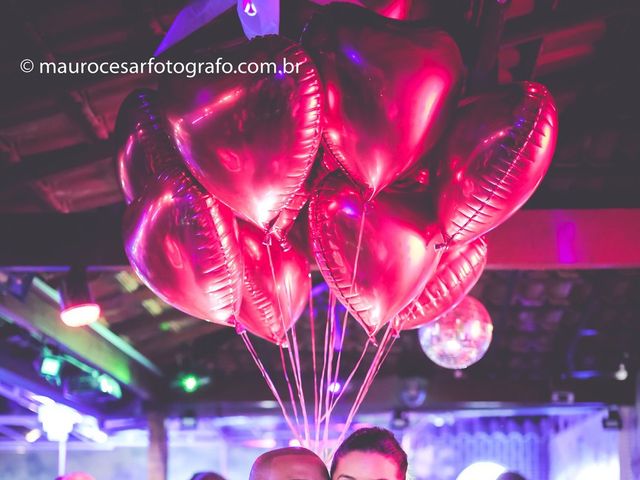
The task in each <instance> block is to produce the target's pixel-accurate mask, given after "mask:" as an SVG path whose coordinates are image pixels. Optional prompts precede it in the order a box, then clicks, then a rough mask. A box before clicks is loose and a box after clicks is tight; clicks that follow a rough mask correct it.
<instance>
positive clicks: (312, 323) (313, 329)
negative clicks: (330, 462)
mask: <svg viewBox="0 0 640 480" xmlns="http://www.w3.org/2000/svg"><path fill="white" fill-rule="evenodd" d="M315 323H316V322H315V316H314V312H313V283H311V287H310V288H309V329H310V330H311V364H312V366H313V425H314V428H315V431H316V432H317V430H318V427H317V425H318V421H319V418H320V410H319V405H318V365H317V359H316V325H315ZM317 449H318V439H317V436H316V437H315V443H314V450H317Z"/></svg>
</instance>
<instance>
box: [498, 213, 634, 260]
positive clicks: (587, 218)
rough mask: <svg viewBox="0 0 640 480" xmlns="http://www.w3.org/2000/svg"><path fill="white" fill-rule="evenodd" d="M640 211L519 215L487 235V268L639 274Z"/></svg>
mask: <svg viewBox="0 0 640 480" xmlns="http://www.w3.org/2000/svg"><path fill="white" fill-rule="evenodd" d="M639 236H640V209H602V210H595V209H594V210H521V211H520V212H518V213H516V214H515V215H514V216H513V217H511V219H509V220H507V221H506V222H505V223H504V224H503V225H501V226H500V227H499V228H497V229H495V230H494V231H493V232H491V233H489V235H488V236H487V243H488V245H489V257H488V262H487V268H490V269H493V270H554V269H558V270H561V269H604V268H606V269H613V268H639V267H640V248H638V237H639Z"/></svg>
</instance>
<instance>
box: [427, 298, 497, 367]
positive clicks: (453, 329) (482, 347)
mask: <svg viewBox="0 0 640 480" xmlns="http://www.w3.org/2000/svg"><path fill="white" fill-rule="evenodd" d="M492 333H493V323H492V322H491V317H490V316H489V312H487V309H486V308H484V305H482V303H480V302H479V301H478V300H476V299H475V298H473V297H469V296H467V297H465V298H464V299H463V300H462V302H460V304H459V305H458V306H457V307H456V308H454V309H453V310H451V311H450V312H449V313H446V314H444V315H442V316H440V317H438V318H436V319H435V320H434V321H432V322H430V323H428V324H426V325H424V326H423V327H421V328H420V329H419V330H418V338H419V339H420V346H421V347H422V350H423V351H424V353H425V354H426V355H427V357H429V358H430V359H431V361H433V362H434V363H436V364H437V365H440V366H441V367H444V368H450V369H452V370H460V369H463V368H467V367H468V366H470V365H473V364H474V363H476V362H477V361H478V360H480V359H481V358H482V357H483V356H484V354H485V353H486V352H487V350H488V349H489V345H490V344H491V337H492Z"/></svg>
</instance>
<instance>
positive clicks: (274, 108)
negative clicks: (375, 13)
mask: <svg viewBox="0 0 640 480" xmlns="http://www.w3.org/2000/svg"><path fill="white" fill-rule="evenodd" d="M220 55H221V57H223V59H224V61H225V62H229V65H234V66H235V67H238V68H240V66H241V64H242V62H258V63H260V62H273V64H274V65H275V66H276V67H277V69H278V71H273V72H271V73H267V72H266V71H265V73H256V74H239V73H238V74H233V73H232V74H223V73H220V74H217V75H214V74H202V75H196V76H195V77H194V78H187V77H185V76H181V75H172V76H170V77H168V78H167V80H166V83H165V84H164V85H163V86H162V87H161V89H160V91H161V93H162V96H163V99H164V101H165V103H166V105H167V115H168V119H169V122H170V123H171V125H172V128H173V132H174V135H175V138H176V141H177V143H178V148H179V149H180V151H181V152H182V154H183V156H184V160H185V163H186V164H187V166H188V167H189V169H190V170H191V172H192V173H193V175H194V176H195V177H196V179H197V180H198V181H199V182H200V183H201V184H202V186H204V187H205V188H206V189H207V190H208V191H209V192H210V193H211V194H213V195H215V197H216V198H218V199H220V200H221V201H222V202H224V203H225V204H227V205H228V206H229V207H230V208H231V209H232V210H234V211H235V212H236V213H237V214H238V215H239V216H241V217H242V218H244V219H246V220H248V221H250V222H252V223H254V224H255V225H257V226H259V227H260V228H262V229H263V230H268V229H269V224H270V222H271V221H272V220H274V219H275V218H276V217H277V216H278V215H279V214H280V212H282V210H283V209H284V208H285V207H287V205H289V203H290V202H292V200H293V199H294V196H295V193H296V192H297V191H298V190H299V189H300V188H301V187H302V185H303V183H304V181H305V179H306V177H307V175H308V173H309V171H310V169H311V166H312V164H313V161H314V158H315V155H316V152H317V150H318V146H319V143H320V137H321V132H320V128H321V125H320V119H321V111H322V108H321V106H322V99H321V85H320V80H319V77H318V74H317V70H316V68H315V66H314V64H313V63H312V62H311V60H310V59H309V57H308V55H307V54H306V52H305V51H304V50H302V48H301V47H300V46H299V45H297V44H295V43H293V42H291V41H289V40H286V39H284V38H282V37H276V36H267V37H259V38H257V39H255V40H252V41H251V42H249V43H246V44H244V45H241V46H239V47H237V48H235V49H230V50H228V51H225V52H221V53H220ZM203 60H207V61H211V60H212V59H211V58H206V59H203ZM284 60H286V61H287V62H288V65H289V67H287V68H292V69H293V73H289V72H283V71H281V70H282V65H283V62H284ZM221 65H222V63H221ZM262 66H263V67H264V65H262ZM242 68H250V65H249V64H248V63H244V67H242ZM264 68H265V70H266V67H264ZM296 68H297V71H296Z"/></svg>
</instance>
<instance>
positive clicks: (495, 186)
mask: <svg viewBox="0 0 640 480" xmlns="http://www.w3.org/2000/svg"><path fill="white" fill-rule="evenodd" d="M557 130H558V117H557V112H556V107H555V104H554V102H553V99H552V98H551V94H550V93H549V91H548V90H547V89H546V88H545V87H544V86H542V85H540V84H538V83H532V82H524V83H517V84H513V85H509V86H507V87H505V88H503V89H502V90H501V91H500V92H498V93H494V94H488V95H481V96H479V97H476V98H472V99H469V100H468V101H467V102H465V104H464V105H463V106H462V107H461V108H460V109H459V110H458V112H457V114H456V118H455V120H454V122H453V125H452V128H451V130H450V131H449V132H448V133H447V136H446V139H445V142H444V144H443V148H442V151H439V152H438V157H439V159H438V160H437V162H438V163H437V171H436V182H435V183H436V185H437V188H436V198H437V201H436V203H437V210H438V220H439V221H440V222H441V224H442V228H443V231H444V232H445V237H446V238H447V240H448V242H456V243H465V242H469V241H471V240H473V239H474V238H478V237H479V236H481V235H484V234H485V233H487V232H488V231H490V230H492V229H493V228H495V227H497V226H498V225H500V224H501V223H502V222H504V221H505V220H506V219H507V218H509V217H510V216H511V215H512V214H513V213H514V212H515V211H516V210H518V209H519V208H520V207H521V206H522V205H523V204H524V203H525V202H526V201H527V199H528V198H529V197H530V196H531V195H532V194H533V192H534V190H535V189H536V188H537V186H538V185H539V184H540V182H541V181H542V178H543V177H544V175H545V173H546V172H547V169H548V168H549V164H550V163H551V158H552V157H553V152H554V149H555V146H556V138H557Z"/></svg>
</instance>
